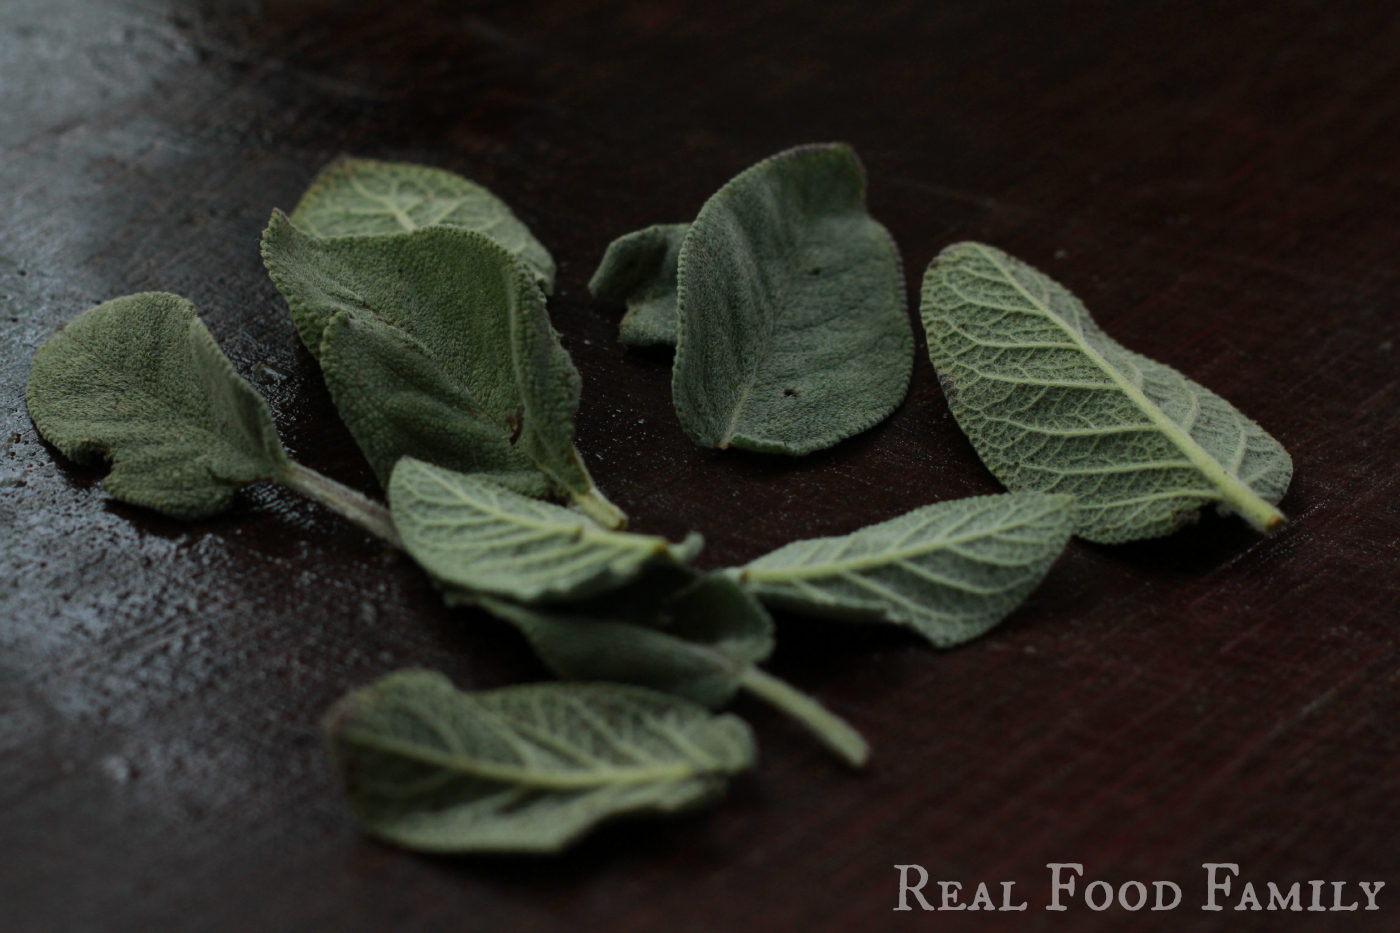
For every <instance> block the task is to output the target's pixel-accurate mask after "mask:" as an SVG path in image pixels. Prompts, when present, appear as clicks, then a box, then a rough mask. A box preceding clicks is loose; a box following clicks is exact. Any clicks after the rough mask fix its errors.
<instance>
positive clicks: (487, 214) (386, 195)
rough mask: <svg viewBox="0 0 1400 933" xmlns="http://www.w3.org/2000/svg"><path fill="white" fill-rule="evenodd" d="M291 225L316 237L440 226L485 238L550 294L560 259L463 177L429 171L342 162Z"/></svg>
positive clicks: (324, 174)
mask: <svg viewBox="0 0 1400 933" xmlns="http://www.w3.org/2000/svg"><path fill="white" fill-rule="evenodd" d="M292 223H294V224H296V225H297V226H298V227H300V228H301V229H302V230H305V231H306V232H307V233H310V234H311V235H312V236H318V237H341V236H383V235H386V234H391V233H412V232H413V231H414V230H420V229H422V228H423V227H433V226H438V225H443V226H449V227H464V228H466V229H467V230H475V231H477V232H478V233H484V234H486V235H487V236H489V237H490V238H491V239H493V240H495V241H496V242H497V243H499V244H501V246H502V247H503V248H505V250H506V251H507V252H509V253H510V254H511V255H512V256H514V257H515V258H517V259H519V260H520V261H521V262H522V263H524V264H525V266H526V268H528V269H529V270H530V272H531V274H532V275H533V277H534V279H535V281H536V282H537V283H538V284H539V286H540V288H542V289H543V290H544V292H545V294H549V293H551V292H553V291H554V257H552V256H550V255H549V250H547V249H545V247H544V244H543V243H541V242H540V241H539V240H537V239H535V235H534V234H533V233H531V232H530V228H529V227H527V226H525V225H524V224H523V223H521V222H520V220H519V219H518V218H517V217H516V216H515V213H514V212H513V211H511V209H510V207H509V206H508V205H507V204H506V202H504V201H502V200H501V199H500V198H498V197H496V196H495V195H494V194H492V193H491V192H490V191H488V190H487V189H486V188H483V187H482V186H481V185H478V184H477V183H476V182H474V181H469V180H468V179H466V178H463V177H462V176H460V175H456V174H453V173H452V172H448V171H444V170H443V169H440V168H432V167H430V166H426V165H411V164H408V163H404V162H381V161H378V160H376V159H350V158H342V159H336V160H335V161H334V162H332V163H331V164H330V165H328V166H326V167H325V168H324V169H323V170H322V171H321V174H320V175H319V176H317V178H316V180H315V181H313V182H312V183H311V187H309V188H307V189H306V193H305V194H303V195H302V196H301V200H300V201H299V202H298V203H297V206H296V208H295V209H294V210H293V211H292Z"/></svg>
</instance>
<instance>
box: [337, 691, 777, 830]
mask: <svg viewBox="0 0 1400 933" xmlns="http://www.w3.org/2000/svg"><path fill="white" fill-rule="evenodd" d="M323 728H324V730H325V733H326V736H327V739H328V742H329V745H330V749H331V754H332V757H333V759H334V761H335V763H336V765H337V770H338V771H339V773H340V776H341V778H342V780H343V781H344V784H345V787H346V790H347V792H348V793H349V796H350V800H351V804H352V805H353V807H354V810H355V812H356V815H357V816H358V817H359V819H360V822H361V824H362V825H363V826H364V828H365V829H366V830H367V831H368V832H370V833H372V834H374V835H376V836H379V837H381V838H383V839H387V840H389V841H390V842H394V843H397V844H399V845H402V846H406V847H408V848H411V849H418V850H422V851H428V852H455V853H469V852H532V853H554V852H559V851H561V850H562V849H564V848H566V847H567V846H569V845H570V844H572V843H573V842H575V841H577V840H578V839H579V838H580V837H582V836H583V835H584V834H586V833H587V832H588V831H589V830H591V829H592V828H594V827H595V826H597V825H598V824H599V823H601V822H603V821H605V820H610V819H614V818H616V817H622V816H631V815H659V814H671V813H677V812H680V811H683V810H688V809H692V808H694V807H697V806H700V805H703V804H705V803H708V802H711V801H713V800H714V799H716V798H717V797H718V796H719V795H720V794H721V793H722V792H723V790H724V788H725V785H726V783H727V781H728V779H729V778H730V777H733V776H734V775H736V774H739V773H741V772H743V771H745V770H747V769H748V768H750V767H752V765H753V763H754V759H755V748H754V742H753V735H752V733H751V732H750V730H749V728H748V726H746V725H745V724H744V723H743V722H742V721H740V720H739V719H738V718H736V717H734V716H729V715H723V716H715V715H713V714H711V713H709V712H708V711H706V710H705V709H703V708H701V707H699V706H696V705H694V704H691V703H688V702H686V701H684V700H681V699H678V698H676V697H670V696H666V695H664V694H659V693H654V692H652V691H649V690H642V689H640V688H636V687H627V686H622V685H618V684H560V683H544V684H530V685H525V686H519V687H507V688H504V689H501V690H492V691H486V692H481V693H462V692H460V691H458V690H456V689H454V688H453V687H452V685H451V683H450V682H449V681H448V680H447V678H445V677H443V676H442V675H441V674H437V673H435V672H431V671H421V670H409V671H399V672H397V673H394V674H391V675H389V676H387V677H384V678H382V679H380V680H378V681H376V682H375V683H374V684H372V685H370V686H369V687H366V688H364V689H362V690H358V691H356V692H354V693H351V694H349V695H348V696H346V697H344V698H343V699H342V700H340V701H339V702H338V703H337V704H336V706H335V707H334V708H333V709H332V710H331V712H330V713H329V714H328V715H327V717H326V720H325V723H324V725H323Z"/></svg>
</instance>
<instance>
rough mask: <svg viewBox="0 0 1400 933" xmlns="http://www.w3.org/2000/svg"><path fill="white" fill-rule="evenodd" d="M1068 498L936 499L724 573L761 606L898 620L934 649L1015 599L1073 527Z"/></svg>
mask: <svg viewBox="0 0 1400 933" xmlns="http://www.w3.org/2000/svg"><path fill="white" fill-rule="evenodd" d="M1074 517H1075V507H1074V499H1073V498H1072V497H1070V496H1055V495H1047V494H1045V493H1035V492H1025V493H1010V494H1005V495H998V496H977V497H973V498H970V499H955V500H953V501H950V502H937V503H934V504H933V505H926V506H923V507H922V508H918V509H915V510H914V511H912V512H907V513H905V514H904V515H901V516H899V517H898V518H892V519H890V520H889V521H886V522H880V523H879V524H876V525H869V526H867V527H865V528H862V529H860V530H859V531H855V532H852V533H851V534H848V535H840V536H837V537H830V538H811V539H808V540H805V541H795V542H793V543H792V544H789V545H786V546H785V547H781V548H778V549H777V550H776V551H772V552H771V553H768V554H765V555H764V556H762V557H760V558H757V559H756V560H752V561H750V562H749V563H747V564H745V565H744V566H743V567H741V568H736V569H733V570H730V571H728V572H729V573H730V574H732V575H733V576H734V577H735V578H736V579H737V580H739V581H741V582H742V583H743V584H744V585H745V586H746V587H748V588H749V589H750V590H751V591H752V592H753V593H754V594H755V595H757V596H758V598H759V599H761V600H763V602H764V603H766V604H768V605H772V606H779V607H782V608H784V609H792V610H796V611H799V612H806V613H810V614H812V615H819V616H828V617H832V618H836V619H845V620H848V621H856V622H870V621H883V622H893V623H895V624H897V625H904V626H908V627H909V628H912V629H914V630H915V631H916V632H918V633H919V634H921V635H923V636H924V637H925V638H927V639H928V640H929V641H930V642H932V643H933V644H934V645H936V646H938V647H940V648H948V647H951V646H953V645H958V644H961V643H963V642H965V641H968V640H970V639H973V638H976V637H977V636H979V635H981V634H983V633H984V632H986V631H987V630H988V629H990V628H991V627H992V626H994V625H996V624H997V623H998V622H1000V621H1001V620H1002V619H1004V618H1005V617H1006V616H1007V615H1009V614H1010V613H1011V611H1012V610H1013V609H1015V608H1016V607H1017V606H1019V605H1020V604H1021V602H1022V601H1023V600H1024V599H1025V598H1026V596H1027V595H1028V594H1029V593H1030V592H1031V590H1033V589H1035V587H1036V586H1037V585H1038V584H1039V583H1040V581H1041V580H1042V579H1043V578H1044V577H1045V574H1046V573H1047V572H1048V571H1049V570H1050V566H1051V564H1053V563H1054V562H1055V558H1057V557H1058V556H1059V555H1060V552H1061V551H1063V550H1064V547H1065V544H1066V543H1067V542H1068V541H1069V537H1070V534H1071V533H1072V532H1073V531H1074Z"/></svg>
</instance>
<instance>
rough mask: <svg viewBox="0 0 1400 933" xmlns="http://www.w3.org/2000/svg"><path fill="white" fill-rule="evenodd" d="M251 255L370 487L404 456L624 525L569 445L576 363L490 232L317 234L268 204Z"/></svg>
mask: <svg viewBox="0 0 1400 933" xmlns="http://www.w3.org/2000/svg"><path fill="white" fill-rule="evenodd" d="M262 249H263V259H264V261H265V262H266V264H267V268H268V271H269V273H270V274H271V275H272V279H273V281H274V282H275V283H276V284H277V287H278V289H279V290H281V292H282V294H283V295H284V296H285V297H286V299H287V304H288V306H289V308H290V309H291V314H292V320H293V322H294V323H295V324H296V326H297V330H298V332H299V333H300V334H301V338H302V341H303V342H304V343H305V344H306V346H307V348H308V349H309V350H311V352H312V354H313V355H315V356H316V358H317V359H318V360H319V361H320V362H321V366H322V370H323V372H324V374H325V377H326V386H327V387H328V388H329V390H330V393H331V397H332V399H333V400H334V401H335V403H336V407H337V409H338V410H339V411H340V413H341V417H342V419H343V420H344V421H345V425H346V427H347V428H348V429H349V430H350V433H351V434H352V435H353V436H354V437H355V440H356V441H357V442H358V443H359V445H360V447H361V449H362V450H364V452H365V456H366V457H367V458H368V459H369V461H370V465H371V466H372V467H373V468H374V471H375V473H376V475H378V477H379V480H380V483H381V484H383V485H385V486H387V485H388V482H389V476H390V475H391V474H392V472H393V466H394V464H395V463H396V462H397V461H398V459H399V458H400V457H402V456H412V457H416V458H418V459H420V460H425V461H427V462H429V463H434V464H437V465H439V466H442V467H446V468H449V469H453V470H458V471H460V472H485V473H491V474H493V475H495V476H496V478H498V479H500V480H501V481H502V482H504V483H506V484H507V485H509V486H511V487H512V488H515V489H517V490H519V491H521V492H525V493H530V494H539V493H541V492H544V491H546V490H548V491H552V492H554V493H556V494H559V495H561V496H565V497H567V498H568V499H569V500H571V502H572V503H573V504H574V505H575V506H577V507H578V508H579V509H581V510H583V511H585V512H587V513H588V514H589V515H592V516H593V517H594V518H596V519H598V520H599V521H601V522H602V523H603V524H605V525H608V526H610V527H616V526H620V525H622V524H623V523H624V522H625V521H626V518H625V516H624V515H623V514H622V513H621V512H620V511H618V510H617V507H616V506H614V505H613V504H612V503H611V502H608V500H607V499H606V498H605V497H604V496H603V495H602V493H600V492H599V491H598V490H597V489H596V488H595V487H594V485H593V480H592V477H590V476H589V475H588V470H587V469H586V468H585V467H584V465H583V460H582V458H581V457H580V456H579V454H578V451H577V450H575V449H574V446H573V439H574V415H575V413H577V411H578V403H579V376H578V370H576V369H575V368H574V364H573V361H572V360H571V359H570V358H569V354H568V352H567V351H565V350H564V348H563V347H561V346H560V345H559V339H558V336H557V335H556V334H555V333H554V330H553V328H552V327H550V324H549V317H548V315H547V314H546V313H545V307H544V295H543V294H542V293H541V292H540V290H539V289H538V288H537V287H536V286H535V285H534V283H533V282H532V281H531V280H530V275H529V273H528V272H527V271H526V270H525V268H524V267H523V266H521V265H520V263H519V262H517V261H516V260H515V259H514V258H513V257H512V256H511V255H510V254H509V253H508V252H507V251H506V250H505V249H503V248H502V247H501V246H499V245H498V244H497V243H496V242H495V241H493V240H492V239H491V238H490V237H487V236H486V235H484V234H481V233H477V232H475V231H472V230H463V229H460V228H456V227H444V226H434V227H425V228H423V229H420V230H417V231H415V232H413V233H402V234H396V235H393V236H352V237H341V238H334V239H324V240H323V239H318V238H317V237H314V236H311V235H309V234H307V233H304V232H303V231H301V230H298V229H297V227H296V226H295V225H294V224H293V223H292V222H291V221H290V220H289V219H288V218H287V217H286V215H284V214H282V213H281V212H280V211H277V212H274V213H273V216H272V221H271V222H270V223H269V224H268V227H267V230H266V231H264V233H263V245H262ZM531 470H533V471H535V472H538V473H539V474H540V476H541V477H543V481H541V480H540V479H539V478H537V477H534V476H531V475H530V471H531Z"/></svg>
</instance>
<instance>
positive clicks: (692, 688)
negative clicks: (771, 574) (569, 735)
mask: <svg viewBox="0 0 1400 933" xmlns="http://www.w3.org/2000/svg"><path fill="white" fill-rule="evenodd" d="M481 605H482V606H483V607H484V608H486V609H487V610H488V611H489V612H491V613H492V614H493V615H495V616H497V617H499V618H502V619H505V620H506V621H508V622H510V623H512V624H513V625H515V626H516V627H517V628H518V629H520V631H521V632H522V633H523V634H524V635H525V637H526V638H528V639H529V640H530V643H531V645H533V646H534V648H535V651H536V652H537V653H538V654H539V656H540V658H541V660H543V661H544V663H545V664H546V666H548V667H549V668H550V670H552V671H554V673H556V674H558V675H559V676H560V677H564V678H566V679H569V680H609V681H616V682H619V683H628V684H635V685H637V686H640V687H648V688H651V689H653V690H661V691H664V692H666V693H673V694H676V695H677V696H682V697H685V698H686V699H688V700H691V701H693V702H696V703H700V704H702V705H704V706H708V707H710V708H712V709H714V708H718V707H720V706H723V705H724V704H726V703H728V702H729V701H730V699H731V698H732V697H733V696H734V693H735V691H736V690H738V689H739V686H740V678H741V676H742V674H743V671H744V669H745V668H747V667H749V666H750V665H753V664H757V663H759V662H761V661H763V660H764V659H765V658H767V657H768V655H769V654H771V653H772V651H773V622H772V619H771V618H769V616H768V613H767V612H765V611H764V609H763V606H762V605H760V604H759V603H758V601H757V600H755V599H754V598H753V597H752V596H751V595H749V594H748V593H747V592H745V591H744V589H743V588H742V587H740V586H739V585H737V584H736V583H735V582H734V581H732V580H730V579H729V578H727V577H725V576H723V575H721V574H696V573H695V572H694V571H690V570H686V569H683V568H678V567H665V566H661V567H656V568H654V569H651V570H649V571H648V572H647V573H646V574H644V575H643V576H642V577H639V578H638V579H637V580H636V581H634V582H633V583H631V584H629V585H627V586H625V587H623V588H621V589H619V590H614V591H613V592H610V593H607V594H605V595H603V596H599V597H595V598H594V599H592V600H587V601H584V602H580V603H574V604H571V605H568V606H560V607H549V608H538V607H528V606H520V605H516V604H513V603H507V602H505V601H504V600H482V601H481Z"/></svg>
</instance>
